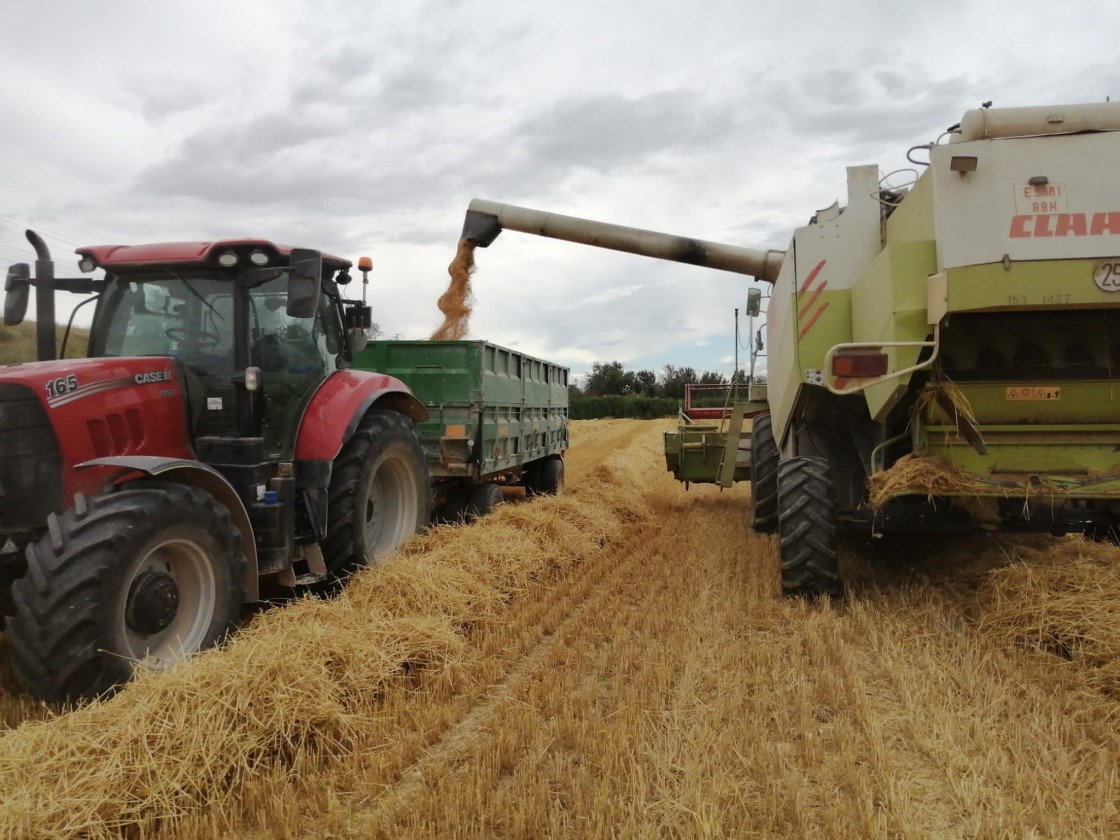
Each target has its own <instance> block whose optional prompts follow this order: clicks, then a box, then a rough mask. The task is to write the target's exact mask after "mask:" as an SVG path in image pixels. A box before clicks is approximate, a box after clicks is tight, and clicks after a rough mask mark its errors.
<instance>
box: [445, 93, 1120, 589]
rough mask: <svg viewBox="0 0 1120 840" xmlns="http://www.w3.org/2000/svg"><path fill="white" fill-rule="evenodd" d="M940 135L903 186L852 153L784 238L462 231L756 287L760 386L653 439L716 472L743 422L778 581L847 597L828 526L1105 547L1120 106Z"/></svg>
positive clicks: (1116, 448)
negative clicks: (741, 242)
mask: <svg viewBox="0 0 1120 840" xmlns="http://www.w3.org/2000/svg"><path fill="white" fill-rule="evenodd" d="M942 139H943V141H944V142H941V141H939V142H936V143H929V144H926V145H922V146H915V147H913V148H912V149H910V151H909V153H908V158H909V159H910V160H911V162H912V163H914V165H915V167H916V169H915V171H914V178H913V180H912V182H911V183H909V184H906V185H904V186H897V185H896V186H887V185H886V184H885V183H884V181H883V180H881V179H880V175H879V169H878V167H876V166H854V167H849V168H848V200H847V204H846V205H845V206H841V205H840V204H839V203H836V204H834V205H833V206H831V207H829V208H827V209H824V210H820V211H818V212H817V213H816V214H815V215H814V216H813V217H812V218H811V219H810V220H809V223H808V224H807V225H805V226H804V227H801V228H798V229H797V230H795V231H794V234H793V239H792V241H791V242H790V244H789V247H788V248H787V250H786V251H785V252H780V251H768V250H753V249H748V248H740V247H736V246H731V245H724V244H719V243H713V242H705V241H701V240H696V239H690V238H687V237H680V236H672V235H668V234H662V233H655V232H651V231H643V230H637V229H634V228H627V227H621V226H618V225H611V224H604V223H599V222H590V221H587V220H583V219H576V218H572V217H568V216H559V215H555V214H550V213H543V212H538V211H533V210H528V209H525V208H519V207H512V206H509V205H503V204H497V203H494V202H488V201H480V200H475V201H473V202H472V203H471V205H470V208H469V210H468V212H467V216H466V221H465V225H464V231H463V236H464V237H465V238H467V239H471V240H474V241H475V242H476V243H477V244H479V245H481V246H487V245H489V244H490V243H491V242H492V241H493V240H494V238H495V237H496V236H497V235H498V233H499V232H500V231H501V230H502V229H503V228H509V229H511V230H517V231H522V232H526V233H534V234H539V235H542V236H549V237H555V238H558V239H565V240H569V241H575V242H580V243H584V244H590V245H596V246H599V247H605V248H611V249H615V250H621V251H628V252H632V253H636V254H642V255H646V256H652V257H658V258H661V259H666V260H675V261H678V262H685V263H691V264H694V265H701V266H708V267H711V268H716V269H722V270H725V271H733V272H738V273H741V274H746V275H750V276H753V277H754V278H756V279H757V280H760V281H764V282H765V283H769V284H772V287H771V289H770V292H769V306H768V311H767V313H766V346H767V360H768V366H767V371H766V378H767V385H766V387H765V390H762V389H757V390H756V392H755V393H751V394H750V395H749V398H750V399H749V400H748V401H746V402H745V403H744V404H742V405H740V406H739V407H738V408H737V409H734V410H732V409H730V408H729V411H728V415H729V421H728V422H724V423H723V424H721V425H717V424H713V423H710V422H709V423H705V422H694V423H685V424H683V425H682V427H681V429H680V430H678V431H677V432H672V433H668V434H667V435H666V455H667V460H668V464H669V467H670V469H672V470H674V471H675V472H677V474H678V475H679V476H680V477H682V478H687V479H688V480H691V481H698V480H704V478H703V476H704V475H705V474H706V476H707V480H709V481H713V482H721V483H726V482H727V481H728V480H733V479H734V478H735V473H736V472H737V470H736V468H735V466H734V465H733V464H732V462H731V461H729V458H731V459H733V458H734V457H735V453H737V452H741V451H742V450H743V449H744V448H747V447H744V446H742V445H741V443H740V440H741V439H742V438H743V437H745V436H747V435H749V438H750V444H749V451H750V461H751V466H750V470H749V473H750V478H751V481H752V484H753V486H752V488H751V513H750V516H751V523H752V525H753V527H754V529H755V530H756V531H758V532H761V533H774V532H777V533H778V534H779V535H780V553H781V558H780V568H781V583H782V587H783V590H784V591H785V592H786V593H788V594H798V595H805V594H818V593H828V594H833V593H836V592H838V591H839V590H840V583H841V582H840V580H839V576H838V570H837V530H838V529H848V530H855V531H863V532H865V533H868V534H873V535H881V534H885V533H888V532H900V531H901V532H905V531H934V532H948V531H958V532H959V531H969V530H974V529H988V530H1010V531H1018V530H1028V531H1043V532H1050V533H1053V534H1064V533H1071V532H1073V533H1077V532H1080V533H1084V534H1086V535H1088V536H1090V537H1104V536H1109V537H1113V538H1114V537H1115V535H1116V529H1117V525H1118V523H1120V198H1118V196H1120V104H1117V103H1100V104H1090V105H1070V106H1054V107H1031V108H1008V109H990V108H983V109H978V110H974V111H969V112H967V113H966V114H965V115H964V118H963V119H962V120H961V122H960V123H958V124H957V125H954V126H952V127H950V128H949V129H948V131H947V132H946V133H945V135H943V138H942ZM917 167H920V169H921V170H924V171H920V175H919V170H918V169H917ZM756 288H757V287H756ZM745 417H749V418H752V419H753V423H752V424H751V430H750V431H749V432H741V431H740V428H741V427H742V424H743V420H744V418H745ZM690 453H691V454H690ZM690 458H691V460H690ZM697 459H699V461H698V462H697ZM740 460H741V456H740ZM697 463H699V464H701V465H703V464H706V465H707V472H706V473H705V471H704V469H703V468H702V466H701V467H698V466H697ZM682 470H684V473H683V474H682ZM738 471H740V472H741V470H738Z"/></svg>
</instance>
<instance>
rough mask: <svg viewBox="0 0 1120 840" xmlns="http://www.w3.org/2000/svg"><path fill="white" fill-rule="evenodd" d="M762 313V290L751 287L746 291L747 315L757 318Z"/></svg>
mask: <svg viewBox="0 0 1120 840" xmlns="http://www.w3.org/2000/svg"><path fill="white" fill-rule="evenodd" d="M761 311H762V289H760V288H758V287H757V286H752V287H751V288H749V289H747V315H749V316H750V317H752V318H757V317H758V313H759V312H761Z"/></svg>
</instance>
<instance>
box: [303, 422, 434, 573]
mask: <svg viewBox="0 0 1120 840" xmlns="http://www.w3.org/2000/svg"><path fill="white" fill-rule="evenodd" d="M429 481H430V479H429V477H428V459H427V456H426V455H425V454H424V447H423V445H422V443H421V441H420V436H419V435H418V434H417V432H416V427H415V426H414V425H413V424H412V421H411V420H409V419H408V418H407V417H405V416H404V415H403V414H401V413H399V412H396V411H388V410H384V409H377V408H374V409H371V410H370V411H368V412H367V413H366V415H365V417H363V418H362V421H361V423H360V424H359V425H358V429H357V431H356V432H354V436H353V437H351V438H350V440H348V441H347V442H346V445H345V446H343V447H342V451H341V452H340V453H339V455H338V458H337V459H335V462H334V470H333V472H332V475H331V486H330V502H329V505H330V507H329V510H328V514H327V522H328V524H327V539H326V541H325V543H324V547H325V550H324V552H323V554H324V559H325V561H326V565H327V571H328V572H329V573H330V575H331V576H332V578H334V579H335V581H338V580H342V579H343V578H345V577H347V576H348V575H350V574H352V573H353V572H354V571H356V570H357V569H359V568H361V567H362V566H365V565H368V564H369V563H372V562H377V561H379V560H380V559H381V558H383V557H384V556H386V555H387V554H390V553H392V552H393V551H394V550H395V549H396V548H397V547H398V546H400V545H401V544H402V543H404V542H405V541H406V540H407V539H408V538H409V537H411V536H412V535H413V534H416V533H418V532H419V531H421V530H423V529H424V527H425V526H427V524H428V519H429V515H430V506H431V490H430V486H429Z"/></svg>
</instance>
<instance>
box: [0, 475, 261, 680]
mask: <svg viewBox="0 0 1120 840" xmlns="http://www.w3.org/2000/svg"><path fill="white" fill-rule="evenodd" d="M244 568H245V556H244V555H243V554H242V553H241V547H240V535H239V533H238V531H237V529H236V528H235V527H234V526H233V523H232V521H231V519H230V516H229V512H228V511H227V510H226V509H225V508H224V507H222V506H221V505H219V504H218V503H217V502H216V501H215V500H214V499H213V497H211V496H210V495H209V494H208V493H205V492H204V491H202V490H200V489H198V488H195V487H188V486H185V485H181V484H165V483H159V482H134V483H132V484H129V485H126V486H125V487H123V488H122V489H120V490H117V491H116V492H112V493H106V494H104V495H100V496H95V497H93V498H90V499H86V498H85V497H83V496H78V497H76V498H75V504H74V507H72V508H71V509H70V510H67V511H66V512H64V513H62V514H61V515H59V514H51V516H50V518H49V519H48V531H47V534H46V535H45V536H44V537H43V538H42V539H41V540H39V541H38V542H36V543H33V544H32V545H30V546H28V548H27V573H26V574H25V575H24V576H23V577H22V578H21V579H20V580H18V581H16V582H15V583H14V584H13V586H12V596H13V600H14V601H15V615H14V616H12V617H11V618H10V619H8V623H7V632H8V636H9V637H10V639H11V642H12V647H13V649H14V665H15V670H16V673H17V675H18V676H19V678H20V680H21V681H22V682H23V684H24V686H26V688H27V690H28V691H29V692H30V693H31V694H32V695H34V696H35V697H37V698H40V699H42V700H49V701H60V700H75V699H80V698H92V697H96V696H99V695H101V694H104V693H106V692H108V691H111V690H113V689H114V688H116V687H117V686H118V685H120V684H121V683H124V682H126V681H127V680H128V679H129V678H130V677H131V676H132V674H133V672H134V671H135V670H136V669H137V668H149V669H153V670H163V669H165V668H168V667H170V666H171V665H173V664H174V663H176V662H179V661H181V660H183V659H185V658H187V657H188V656H190V655H191V654H192V653H196V652H197V651H200V650H205V649H206V648H209V647H213V646H214V645H216V644H218V643H219V642H220V641H221V640H222V639H223V637H224V636H225V635H226V633H227V632H228V631H229V630H230V629H231V628H232V627H234V626H235V625H236V624H237V622H238V619H239V618H240V615H241V604H242V601H243V600H244V599H243V594H244V582H243V577H242V576H243V574H244Z"/></svg>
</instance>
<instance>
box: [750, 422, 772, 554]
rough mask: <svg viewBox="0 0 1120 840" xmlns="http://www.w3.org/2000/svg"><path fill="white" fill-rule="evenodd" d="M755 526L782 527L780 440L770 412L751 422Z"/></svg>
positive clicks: (761, 529)
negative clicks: (780, 517)
mask: <svg viewBox="0 0 1120 840" xmlns="http://www.w3.org/2000/svg"><path fill="white" fill-rule="evenodd" d="M751 528H753V529H754V530H755V532H756V533H759V534H773V533H775V532H776V531H777V530H778V444H777V443H775V441H774V428H773V425H772V421H771V419H770V415H769V414H761V415H759V416H758V417H756V418H755V419H754V422H753V423H752V424H751Z"/></svg>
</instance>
